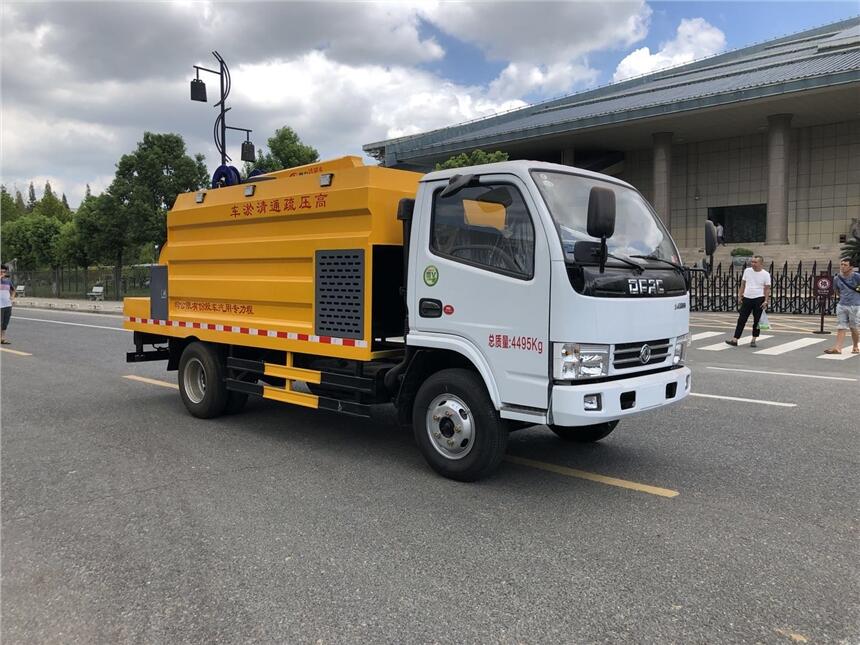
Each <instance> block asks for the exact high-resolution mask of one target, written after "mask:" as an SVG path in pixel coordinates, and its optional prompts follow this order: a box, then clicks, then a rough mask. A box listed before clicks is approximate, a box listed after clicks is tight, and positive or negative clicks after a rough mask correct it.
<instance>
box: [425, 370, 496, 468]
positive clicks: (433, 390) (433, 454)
mask: <svg viewBox="0 0 860 645" xmlns="http://www.w3.org/2000/svg"><path fill="white" fill-rule="evenodd" d="M431 405H433V409H434V410H435V411H437V412H439V414H437V415H435V417H434V416H431V415H432V414H433V412H432V411H431ZM439 417H441V418H440V419H439V421H438V422H434V421H433V418H439ZM412 428H413V433H414V435H415V442H416V443H417V444H418V448H419V449H420V450H421V454H422V455H423V456H424V459H426V460H427V463H428V464H430V467H431V468H432V469H433V470H435V471H436V472H437V473H439V474H440V475H442V476H443V477H448V478H449V479H455V480H457V481H462V482H471V481H476V480H478V479H482V478H484V477H487V476H488V475H490V474H491V473H492V472H493V471H495V470H496V468H498V467H499V464H500V463H501V461H502V458H503V457H504V456H505V450H506V449H507V446H508V429H507V426H506V424H505V423H504V422H503V421H502V419H500V418H499V415H498V413H497V412H496V409H495V407H493V402H492V401H491V400H490V396H489V394H487V388H486V387H485V386H484V382H483V380H481V377H480V376H478V375H477V374H476V373H475V372H471V371H469V370H465V369H447V370H442V371H441V372H436V373H435V374H433V375H432V376H431V377H430V378H428V379H427V380H426V381H425V382H424V383H423V384H422V385H421V387H420V388H419V389H418V394H417V395H416V396H415V403H414V405H413V407H412ZM466 437H468V440H467V439H466ZM464 441H465V443H464Z"/></svg>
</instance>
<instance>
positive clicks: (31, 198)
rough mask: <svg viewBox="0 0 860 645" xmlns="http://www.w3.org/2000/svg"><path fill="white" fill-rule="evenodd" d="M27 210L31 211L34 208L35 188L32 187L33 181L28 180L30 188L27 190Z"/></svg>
mask: <svg viewBox="0 0 860 645" xmlns="http://www.w3.org/2000/svg"><path fill="white" fill-rule="evenodd" d="M27 195H28V197H27V212H28V213H32V212H33V209H34V208H36V201H37V200H36V189H35V188H33V182H32V181H31V182H30V189H29V191H28V192H27Z"/></svg>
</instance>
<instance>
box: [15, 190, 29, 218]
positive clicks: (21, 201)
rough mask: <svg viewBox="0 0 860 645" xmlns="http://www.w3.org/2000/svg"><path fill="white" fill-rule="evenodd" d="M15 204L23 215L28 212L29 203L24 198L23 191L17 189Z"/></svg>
mask: <svg viewBox="0 0 860 645" xmlns="http://www.w3.org/2000/svg"><path fill="white" fill-rule="evenodd" d="M15 206H17V207H18V212H19V213H21V214H22V215H23V214H24V213H26V212H27V205H26V204H25V203H24V198H23V197H22V196H21V191H20V190H18V189H17V188H16V189H15Z"/></svg>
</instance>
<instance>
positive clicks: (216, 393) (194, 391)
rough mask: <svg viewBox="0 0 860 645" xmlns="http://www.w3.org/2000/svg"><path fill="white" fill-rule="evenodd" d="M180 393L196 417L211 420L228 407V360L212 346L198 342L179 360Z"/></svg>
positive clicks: (190, 345) (187, 349) (184, 352)
mask: <svg viewBox="0 0 860 645" xmlns="http://www.w3.org/2000/svg"><path fill="white" fill-rule="evenodd" d="M179 394H180V396H181V397H182V402H183V403H184V404H185V408H186V409H187V410H188V411H189V412H190V413H191V414H192V415H193V416H195V417H198V418H200V419H211V418H213V417H217V416H219V415H221V414H222V413H223V412H224V409H225V408H226V407H227V395H228V393H227V388H226V386H225V385H224V361H223V360H222V359H221V355H220V353H219V352H218V351H216V350H215V349H214V348H213V347H211V346H210V345H207V344H205V343H201V342H199V341H195V342H193V343H190V344H189V345H188V346H187V347H186V348H185V349H184V350H183V352H182V356H181V358H180V359H179Z"/></svg>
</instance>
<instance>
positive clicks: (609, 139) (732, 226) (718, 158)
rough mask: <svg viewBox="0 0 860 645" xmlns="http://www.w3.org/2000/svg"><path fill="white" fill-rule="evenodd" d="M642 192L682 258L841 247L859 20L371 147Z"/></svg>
mask: <svg viewBox="0 0 860 645" xmlns="http://www.w3.org/2000/svg"><path fill="white" fill-rule="evenodd" d="M478 148H479V149H483V150H486V151H495V150H502V151H505V152H507V153H508V154H509V155H510V158H511V159H537V160H543V161H552V162H556V163H564V164H568V165H572V166H577V167H581V168H586V169H588V170H595V171H598V172H603V173H607V174H611V175H615V176H618V177H620V178H622V179H624V180H626V181H628V182H630V183H631V184H633V185H635V186H636V187H637V188H639V190H640V191H642V193H643V194H644V195H645V196H646V197H647V198H648V199H649V201H651V203H652V204H653V205H654V207H655V209H656V210H657V212H658V213H659V214H660V216H661V218H662V219H663V220H664V222H666V223H667V224H668V225H669V227H670V229H671V231H672V235H673V236H674V237H675V239H676V241H677V242H678V244H679V246H681V247H695V246H697V245H700V244H701V237H702V228H703V224H704V221H705V220H706V219H708V218H710V219H712V220H714V221H719V222H721V223H722V224H723V225H724V228H725V237H726V240H727V242H728V243H729V245H731V244H734V243H737V244H740V243H767V244H769V245H780V244H792V245H798V246H813V245H818V244H825V245H827V244H830V245H837V244H838V242H839V240H840V237H842V236H845V235H847V234H848V233H849V229H850V228H851V225H852V220H854V219H856V218H860V18H853V19H850V20H845V21H841V22H837V23H833V24H830V25H825V26H823V27H818V28H815V29H810V30H808V31H804V32H801V33H797V34H793V35H791V36H786V37H783V38H778V39H776V40H771V41H768V42H764V43H760V44H758V45H753V46H751V47H746V48H743V49H739V50H736V51H732V52H728V53H725V54H721V55H718V56H713V57H711V58H708V59H705V60H700V61H697V62H694V63H690V64H687V65H683V66H680V67H675V68H672V69H667V70H663V71H660V72H656V73H653V74H648V75H646V76H642V77H639V78H634V79H630V80H626V81H623V82H620V83H614V84H612V85H608V86H605V87H600V88H597V89H593V90H588V91H585V92H580V93H578V94H574V95H571V96H567V97H564V98H560V99H555V100H552V101H547V102H544V103H539V104H536V105H531V106H527V107H524V108H520V109H517V110H512V111H510V112H506V113H504V114H499V115H496V116H492V117H489V118H485V119H480V120H477V121H472V122H469V123H464V124H459V125H454V126H451V127H448V128H441V129H438V130H433V131H431V132H426V133H422V134H417V135H412V136H407V137H400V138H397V139H389V140H386V141H379V142H376V143H369V144H367V145H365V146H364V150H365V152H366V153H367V154H369V155H372V156H373V157H375V158H376V159H378V160H379V161H380V162H381V163H382V164H384V165H386V166H391V167H400V168H410V169H420V170H426V169H431V168H433V166H434V165H435V164H436V163H437V162H440V161H444V160H445V159H448V158H449V157H451V156H453V155H456V154H459V153H462V152H469V151H471V150H474V149H478Z"/></svg>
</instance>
